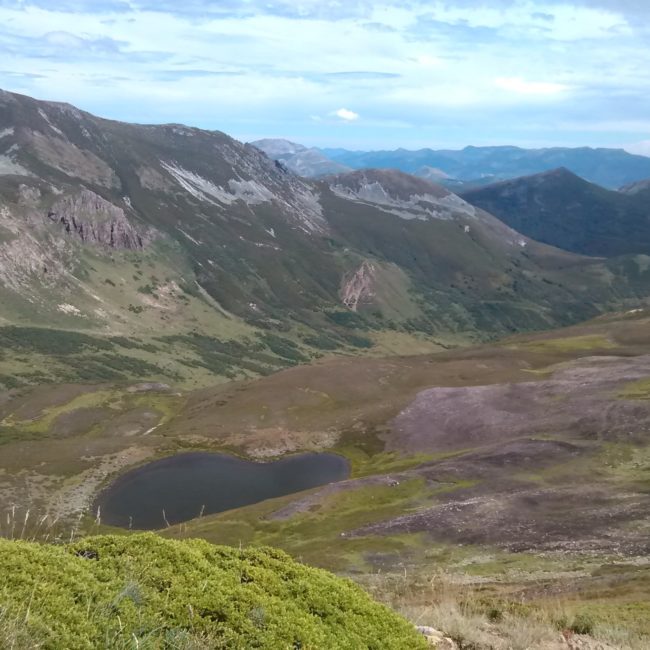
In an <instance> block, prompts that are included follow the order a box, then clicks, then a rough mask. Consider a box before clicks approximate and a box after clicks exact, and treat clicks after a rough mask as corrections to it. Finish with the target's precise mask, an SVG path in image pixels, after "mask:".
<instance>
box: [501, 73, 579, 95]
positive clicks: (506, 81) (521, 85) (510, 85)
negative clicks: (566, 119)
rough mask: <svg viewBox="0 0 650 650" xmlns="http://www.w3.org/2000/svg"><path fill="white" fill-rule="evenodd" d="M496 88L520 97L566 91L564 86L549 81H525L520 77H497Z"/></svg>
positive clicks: (555, 93)
mask: <svg viewBox="0 0 650 650" xmlns="http://www.w3.org/2000/svg"><path fill="white" fill-rule="evenodd" d="M494 83H495V85H496V86H497V87H499V88H501V89H502V90H507V91H509V92H513V93H518V94H520V95H557V94H558V93H561V92H564V91H565V90H568V89H569V87H568V86H566V85H565V84H558V83H552V82H549V81H526V80H525V79H522V78H521V77H499V78H498V79H495V80H494Z"/></svg>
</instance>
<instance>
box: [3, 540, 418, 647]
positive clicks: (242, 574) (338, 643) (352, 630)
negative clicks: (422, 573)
mask: <svg viewBox="0 0 650 650" xmlns="http://www.w3.org/2000/svg"><path fill="white" fill-rule="evenodd" d="M0 575H2V582H0V611H2V612H5V613H6V616H5V617H4V618H2V617H0V636H4V637H5V638H6V635H7V634H8V633H9V632H11V630H9V629H3V628H4V621H5V620H7V621H16V620H20V621H23V625H22V626H21V633H22V634H25V635H27V636H28V638H30V639H32V640H33V641H37V642H38V643H39V647H43V648H46V649H50V650H58V649H60V648H66V649H67V650H76V649H81V648H99V647H147V648H161V649H162V648H167V647H178V646H176V645H173V646H170V642H171V641H173V642H174V643H176V642H179V641H182V642H183V643H182V646H184V645H185V644H186V642H187V644H188V645H194V644H196V645H195V647H196V646H198V647H210V648H228V649H232V650H237V649H241V650H243V649H245V648H246V649H248V648H278V649H280V648H287V649H291V648H304V649H307V648H319V649H322V650H326V649H330V648H331V649H337V650H357V649H362V648H365V649H368V650H370V649H375V650H379V649H380V648H381V649H382V650H417V649H419V648H421V649H424V648H426V643H425V641H424V638H423V637H422V636H421V635H420V634H419V633H418V632H416V631H415V629H414V628H413V626H412V625H410V624H409V623H407V622H406V621H405V620H403V619H402V618H400V617H399V616H398V615H397V614H395V613H394V612H392V611H390V610H388V609H387V608H386V607H384V606H382V605H379V604H378V603H375V602H374V601H372V600H371V598H370V597H369V596H368V595H367V594H366V593H365V592H364V591H363V590H362V589H361V588H360V587H358V586H356V585H354V584H353V583H352V582H350V581H348V580H343V579H340V578H337V577H335V576H334V575H332V574H330V573H328V572H326V571H323V570H320V569H312V568H309V567H306V566H304V565H301V564H299V563H297V562H295V561H293V560H292V559H291V558H290V557H289V556H288V555H286V554H285V553H283V552H281V551H276V550H273V549H268V548H267V549H236V548H229V547H223V546H213V545H212V544H209V543H208V542H205V541H202V540H188V541H172V540H165V539H163V538H162V537H159V536H157V535H155V534H151V533H149V534H141V535H128V536H101V537H94V538H88V539H85V540H81V541H80V542H76V543H75V544H72V545H67V546H47V545H40V544H36V543H32V542H20V541H19V542H11V541H7V540H0ZM12 633H13V632H12Z"/></svg>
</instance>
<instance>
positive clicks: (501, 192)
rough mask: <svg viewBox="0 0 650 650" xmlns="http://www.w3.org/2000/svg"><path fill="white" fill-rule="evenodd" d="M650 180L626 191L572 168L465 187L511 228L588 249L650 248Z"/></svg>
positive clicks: (468, 196)
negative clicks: (593, 180) (587, 177)
mask: <svg viewBox="0 0 650 650" xmlns="http://www.w3.org/2000/svg"><path fill="white" fill-rule="evenodd" d="M649 188H650V183H649V182H648V181H645V182H642V183H638V184H635V185H633V186H631V187H628V188H627V190H626V191H625V192H616V191H612V190H607V189H604V188H602V187H600V186H598V185H594V184H592V183H588V182H587V181H585V180H583V179H582V178H580V177H579V176H577V175H576V174H573V173H572V172H570V171H569V170H568V169H565V168H561V169H555V170H553V171H549V172H544V173H542V174H536V175H534V176H527V177H524V178H517V179H514V180H510V181H503V182H500V183H496V184H494V185H489V186H487V187H483V188H478V189H473V190H469V191H466V192H464V193H462V197H463V198H464V199H465V200H466V201H468V202H470V203H471V204H472V205H475V206H476V207H479V208H482V209H483V210H487V211H488V212H490V213H492V214H494V215H495V216H497V217H498V218H499V219H501V220H502V221H504V222H505V223H507V224H508V225H509V226H511V227H512V228H515V229H516V230H518V231H519V232H522V233H524V234H526V235H527V236H528V237H532V238H533V239H537V240H538V241H542V242H545V243H547V244H551V245H553V246H558V247H560V248H563V249H565V250H570V251H574V252H576V253H582V254H584V255H601V256H603V257H612V256H616V255H626V254H634V253H643V254H650V201H649V200H648V198H649V196H648V189H649Z"/></svg>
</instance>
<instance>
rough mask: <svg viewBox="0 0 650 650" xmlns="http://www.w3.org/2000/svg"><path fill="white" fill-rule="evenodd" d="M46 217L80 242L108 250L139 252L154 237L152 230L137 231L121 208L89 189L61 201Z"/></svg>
mask: <svg viewBox="0 0 650 650" xmlns="http://www.w3.org/2000/svg"><path fill="white" fill-rule="evenodd" d="M47 217H48V219H49V220H50V221H52V222H54V223H57V224H59V225H61V226H62V227H63V228H64V230H65V232H66V233H68V234H70V235H76V236H77V237H78V238H79V239H80V240H81V241H82V242H84V243H90V244H95V245H99V246H107V247H109V248H116V249H127V250H141V249H142V248H144V246H145V245H146V244H147V243H148V242H149V241H150V239H151V237H152V236H153V234H152V231H151V230H149V231H148V232H146V233H145V232H144V229H143V231H142V232H139V231H138V230H137V229H136V228H135V227H134V226H133V225H132V224H131V223H130V221H129V219H128V218H127V216H126V214H125V212H124V210H123V209H122V208H120V207H118V206H116V205H114V204H112V203H110V202H109V201H106V200H105V199H103V198H102V197H101V196H99V195H98V194H95V193H94V192H91V191H90V190H82V191H81V192H80V193H79V194H76V195H73V196H66V197H65V198H62V199H60V200H59V201H57V202H56V203H55V204H54V205H53V206H52V209H51V210H50V211H49V212H48V214H47Z"/></svg>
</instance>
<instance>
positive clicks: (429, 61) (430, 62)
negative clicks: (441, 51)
mask: <svg viewBox="0 0 650 650" xmlns="http://www.w3.org/2000/svg"><path fill="white" fill-rule="evenodd" d="M415 60H416V61H417V62H418V63H419V64H420V65H421V66H424V67H426V68H431V67H435V66H439V65H440V64H441V63H442V61H441V60H440V59H439V58H438V57H437V56H431V55H430V54H421V55H420V56H418V57H416V58H415Z"/></svg>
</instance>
